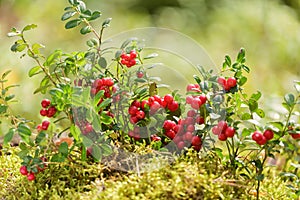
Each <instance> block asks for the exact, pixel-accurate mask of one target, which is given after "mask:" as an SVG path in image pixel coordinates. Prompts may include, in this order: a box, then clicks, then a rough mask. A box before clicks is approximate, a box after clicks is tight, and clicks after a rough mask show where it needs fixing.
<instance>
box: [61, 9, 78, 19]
mask: <svg viewBox="0 0 300 200" xmlns="http://www.w3.org/2000/svg"><path fill="white" fill-rule="evenodd" d="M75 14H76V12H75V11H68V12H65V13H64V14H63V16H62V17H61V20H62V21H65V20H68V19H70V18H71V17H73V16H74V15H75Z"/></svg>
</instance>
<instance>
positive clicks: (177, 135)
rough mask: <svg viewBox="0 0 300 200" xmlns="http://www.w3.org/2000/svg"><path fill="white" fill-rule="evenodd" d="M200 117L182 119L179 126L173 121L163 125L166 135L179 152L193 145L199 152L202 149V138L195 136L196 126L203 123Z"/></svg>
mask: <svg viewBox="0 0 300 200" xmlns="http://www.w3.org/2000/svg"><path fill="white" fill-rule="evenodd" d="M199 119H200V117H199V118H198V121H197V118H195V117H187V118H185V119H180V120H179V121H178V124H176V123H175V122H174V121H172V120H166V121H165V122H164V124H163V129H164V133H165V135H166V136H167V137H169V138H170V139H172V140H173V142H174V143H175V144H176V146H177V148H178V149H179V150H181V149H183V148H184V147H188V146H190V145H192V147H193V148H194V149H195V150H197V151H199V150H200V149H201V145H202V141H201V137H199V136H197V135H194V132H195V124H196V123H202V122H203V121H202V120H200V121H199Z"/></svg>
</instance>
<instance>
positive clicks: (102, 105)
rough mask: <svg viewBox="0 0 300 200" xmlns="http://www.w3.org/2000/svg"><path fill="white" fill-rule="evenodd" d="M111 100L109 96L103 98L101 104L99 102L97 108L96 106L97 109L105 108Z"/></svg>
mask: <svg viewBox="0 0 300 200" xmlns="http://www.w3.org/2000/svg"><path fill="white" fill-rule="evenodd" d="M111 102H112V99H111V98H109V99H105V100H104V101H102V102H101V104H100V105H99V106H98V107H97V108H98V109H101V108H105V107H107V106H108V105H109V104H110V103H111Z"/></svg>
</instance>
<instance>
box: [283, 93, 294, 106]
mask: <svg viewBox="0 0 300 200" xmlns="http://www.w3.org/2000/svg"><path fill="white" fill-rule="evenodd" d="M284 100H285V102H286V104H287V105H288V106H293V105H294V104H295V96H294V95H293V94H286V95H285V96H284Z"/></svg>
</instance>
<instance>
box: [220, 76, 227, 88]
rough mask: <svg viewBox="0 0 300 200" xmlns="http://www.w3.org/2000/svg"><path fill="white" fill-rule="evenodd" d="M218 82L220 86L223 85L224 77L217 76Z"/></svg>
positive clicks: (224, 82)
mask: <svg viewBox="0 0 300 200" xmlns="http://www.w3.org/2000/svg"><path fill="white" fill-rule="evenodd" d="M218 83H219V84H220V85H222V86H224V85H225V84H226V79H225V78H224V77H222V76H221V77H219V78H218Z"/></svg>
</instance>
